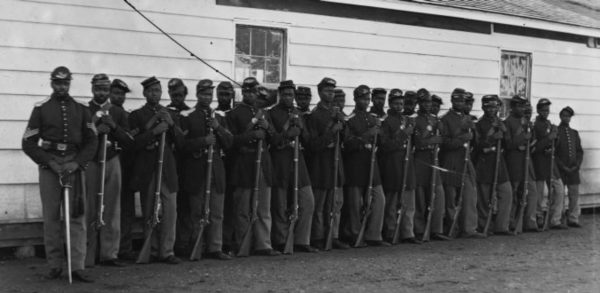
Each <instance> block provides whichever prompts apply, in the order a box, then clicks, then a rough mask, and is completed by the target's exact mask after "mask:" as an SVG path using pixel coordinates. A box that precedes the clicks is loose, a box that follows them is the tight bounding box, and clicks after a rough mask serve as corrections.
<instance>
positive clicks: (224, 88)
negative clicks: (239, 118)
mask: <svg viewBox="0 0 600 293" xmlns="http://www.w3.org/2000/svg"><path fill="white" fill-rule="evenodd" d="M234 97H235V91H233V86H232V85H231V82H228V81H222V82H220V83H219V85H218V86H217V103H218V106H217V108H216V109H215V110H217V111H221V112H223V113H225V112H227V111H229V110H231V102H232V101H233V99H234Z"/></svg>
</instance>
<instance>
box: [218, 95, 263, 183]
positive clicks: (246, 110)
mask: <svg viewBox="0 0 600 293" xmlns="http://www.w3.org/2000/svg"><path fill="white" fill-rule="evenodd" d="M260 113H262V114H260ZM257 114H259V116H260V115H264V119H266V120H267V121H268V122H269V130H267V131H266V132H267V135H266V137H265V139H264V141H263V153H262V159H261V170H262V173H263V176H264V180H265V183H266V184H267V186H272V183H273V179H272V178H273V177H272V174H273V171H272V165H271V156H270V155H269V142H270V139H271V134H273V133H274V130H273V124H272V123H271V119H270V118H269V114H268V113H267V112H265V111H263V110H260V112H258V111H257V110H256V109H254V108H253V107H252V106H250V105H248V104H246V103H240V104H238V105H237V106H236V107H235V108H234V109H233V110H231V111H229V112H228V113H227V116H226V120H227V126H228V127H229V130H230V131H231V133H232V134H233V146H232V151H231V152H230V154H231V155H232V160H233V163H232V169H231V173H229V174H227V175H228V177H227V178H228V181H229V184H231V186H234V187H241V188H253V187H254V179H255V173H256V172H255V166H256V157H257V156H256V151H257V144H258V142H257V141H256V140H254V139H252V138H251V136H250V133H251V131H253V130H254V129H255V127H256V125H253V124H252V118H254V117H255V116H257Z"/></svg>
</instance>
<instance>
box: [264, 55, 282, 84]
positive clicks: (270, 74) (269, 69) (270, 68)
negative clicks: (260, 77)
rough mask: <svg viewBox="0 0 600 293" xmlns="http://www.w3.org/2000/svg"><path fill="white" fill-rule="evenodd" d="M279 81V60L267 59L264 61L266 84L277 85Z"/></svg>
mask: <svg viewBox="0 0 600 293" xmlns="http://www.w3.org/2000/svg"><path fill="white" fill-rule="evenodd" d="M280 81H281V63H280V62H279V59H274V58H267V60H266V77H265V82H266V83H278V82H280Z"/></svg>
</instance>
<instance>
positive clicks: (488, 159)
mask: <svg viewBox="0 0 600 293" xmlns="http://www.w3.org/2000/svg"><path fill="white" fill-rule="evenodd" d="M501 123H503V122H502V121H500V119H498V118H488V117H486V116H483V117H481V119H480V120H479V121H478V122H477V123H476V124H475V129H476V130H477V137H478V139H477V143H476V145H475V153H476V157H477V162H476V163H475V173H477V182H479V183H483V184H492V183H494V175H495V174H494V172H495V169H496V152H495V151H490V152H487V153H485V152H484V149H489V148H491V147H496V144H497V140H496V139H494V137H493V135H494V133H496V132H498V131H502V130H501V128H502V127H501V126H500V124H501ZM500 147H501V148H502V149H504V148H505V141H504V139H501V143H500ZM507 181H508V171H507V169H506V162H505V161H504V155H503V154H502V153H501V154H500V160H499V162H498V184H501V183H505V182H507Z"/></svg>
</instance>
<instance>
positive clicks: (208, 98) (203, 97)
mask: <svg viewBox="0 0 600 293" xmlns="http://www.w3.org/2000/svg"><path fill="white" fill-rule="evenodd" d="M196 98H198V105H200V106H201V107H205V108H206V107H210V103H212V99H213V90H212V89H204V90H201V91H199V92H197V93H196Z"/></svg>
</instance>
